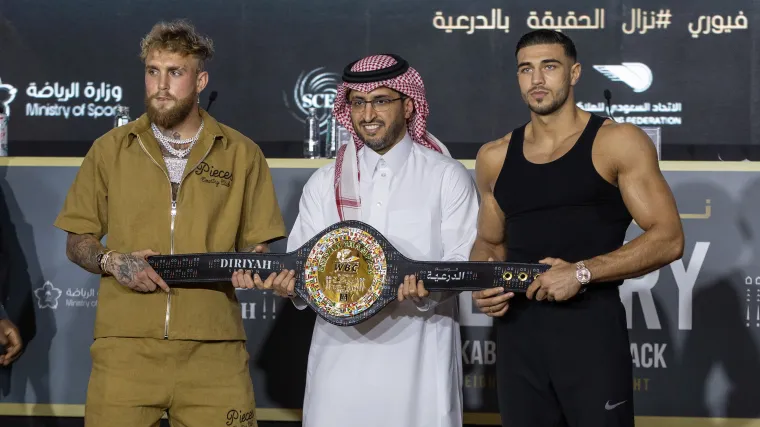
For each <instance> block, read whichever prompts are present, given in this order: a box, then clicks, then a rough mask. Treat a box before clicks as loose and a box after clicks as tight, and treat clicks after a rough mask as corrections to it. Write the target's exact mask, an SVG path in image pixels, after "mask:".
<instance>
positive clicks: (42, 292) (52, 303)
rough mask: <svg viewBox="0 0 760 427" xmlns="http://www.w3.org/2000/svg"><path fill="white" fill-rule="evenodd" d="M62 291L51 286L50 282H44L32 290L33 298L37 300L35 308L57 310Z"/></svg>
mask: <svg viewBox="0 0 760 427" xmlns="http://www.w3.org/2000/svg"><path fill="white" fill-rule="evenodd" d="M62 294H63V291H62V290H60V289H58V288H56V287H55V286H53V283H52V282H51V281H49V280H48V281H46V282H45V284H44V285H42V286H40V287H39V288H37V289H35V290H34V296H35V297H36V298H37V306H38V307H39V308H52V309H53V310H55V309H57V308H58V298H60V297H61V295H62Z"/></svg>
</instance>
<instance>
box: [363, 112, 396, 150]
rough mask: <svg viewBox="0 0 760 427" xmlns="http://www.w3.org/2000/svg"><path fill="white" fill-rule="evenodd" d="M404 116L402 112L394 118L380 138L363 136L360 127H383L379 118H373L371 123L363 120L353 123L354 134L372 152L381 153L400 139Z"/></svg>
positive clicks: (383, 123)
mask: <svg viewBox="0 0 760 427" xmlns="http://www.w3.org/2000/svg"><path fill="white" fill-rule="evenodd" d="M404 123H405V120H404V116H403V112H402V114H400V115H399V117H396V118H395V119H393V121H392V122H391V124H390V126H388V127H387V128H386V129H385V133H384V134H382V135H380V136H372V137H370V136H367V135H365V134H364V133H363V132H364V129H363V128H362V125H365V124H377V125H380V126H383V127H384V126H385V122H384V121H382V120H380V119H379V118H375V120H373V121H372V122H369V123H368V122H365V121H364V120H362V121H360V122H359V123H356V122H353V126H354V131H355V132H356V135H357V136H359V139H361V140H362V142H363V143H364V145H366V146H367V147H369V148H371V149H372V151H382V150H384V149H386V148H388V147H390V146H391V145H393V144H394V143H395V142H396V141H398V140H399V139H400V137H401V134H402V133H403V132H404Z"/></svg>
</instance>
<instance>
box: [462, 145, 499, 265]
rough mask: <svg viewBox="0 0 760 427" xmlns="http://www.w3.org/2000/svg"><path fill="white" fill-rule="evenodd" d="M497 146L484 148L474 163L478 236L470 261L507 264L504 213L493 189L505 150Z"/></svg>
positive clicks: (479, 151)
mask: <svg viewBox="0 0 760 427" xmlns="http://www.w3.org/2000/svg"><path fill="white" fill-rule="evenodd" d="M500 144H502V146H500V145H497V143H495V142H490V143H488V144H485V145H484V146H483V147H481V149H480V150H478V155H477V157H476V159H475V181H476V183H477V186H478V192H479V193H480V210H479V211H478V227H477V228H478V233H477V236H476V238H475V243H474V244H473V246H472V250H471V251H470V260H471V261H488V258H493V259H494V260H495V261H504V260H505V258H506V256H507V250H506V249H507V248H506V229H505V220H504V213H503V212H502V211H501V208H500V207H499V204H498V203H497V202H496V198H494V195H493V185H494V183H495V182H496V178H497V177H498V176H499V172H500V171H501V168H502V164H503V163H504V153H505V152H506V148H505V147H504V146H503V145H506V144H505V143H503V142H501V143H500Z"/></svg>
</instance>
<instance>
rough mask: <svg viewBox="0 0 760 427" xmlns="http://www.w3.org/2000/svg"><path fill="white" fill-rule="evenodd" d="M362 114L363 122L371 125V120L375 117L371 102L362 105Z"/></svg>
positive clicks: (375, 113)
mask: <svg viewBox="0 0 760 427" xmlns="http://www.w3.org/2000/svg"><path fill="white" fill-rule="evenodd" d="M362 114H363V116H364V121H365V122H367V123H371V122H372V120H374V119H375V117H377V111H375V108H374V107H373V106H372V103H371V102H367V103H365V104H364V112H363V113H362Z"/></svg>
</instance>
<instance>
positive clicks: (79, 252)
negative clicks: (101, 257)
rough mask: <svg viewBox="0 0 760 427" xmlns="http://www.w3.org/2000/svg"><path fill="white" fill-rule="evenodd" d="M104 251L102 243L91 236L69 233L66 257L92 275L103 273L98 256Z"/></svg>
mask: <svg viewBox="0 0 760 427" xmlns="http://www.w3.org/2000/svg"><path fill="white" fill-rule="evenodd" d="M102 250H103V245H101V244H100V241H98V239H96V238H95V236H93V235H91V234H72V233H69V235H68V237H67V239H66V255H67V256H68V257H69V259H70V260H71V261H72V262H74V263H75V264H77V265H79V266H80V267H82V268H83V269H85V270H87V271H89V272H91V273H96V274H99V273H102V271H101V270H100V265H98V254H99V253H100V252H101V251H102Z"/></svg>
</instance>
